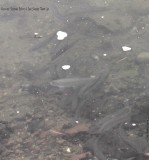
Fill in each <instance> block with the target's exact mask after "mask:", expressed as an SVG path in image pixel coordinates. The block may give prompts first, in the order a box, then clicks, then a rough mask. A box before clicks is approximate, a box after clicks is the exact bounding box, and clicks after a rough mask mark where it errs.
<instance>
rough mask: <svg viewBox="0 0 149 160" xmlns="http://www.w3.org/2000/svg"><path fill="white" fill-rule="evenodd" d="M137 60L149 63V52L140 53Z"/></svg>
mask: <svg viewBox="0 0 149 160" xmlns="http://www.w3.org/2000/svg"><path fill="white" fill-rule="evenodd" d="M136 60H137V62H139V63H149V52H141V53H139V54H138V56H137V59H136Z"/></svg>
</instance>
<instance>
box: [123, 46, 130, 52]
mask: <svg viewBox="0 0 149 160" xmlns="http://www.w3.org/2000/svg"><path fill="white" fill-rule="evenodd" d="M122 50H123V51H124V52H128V51H131V48H130V47H128V46H123V47H122Z"/></svg>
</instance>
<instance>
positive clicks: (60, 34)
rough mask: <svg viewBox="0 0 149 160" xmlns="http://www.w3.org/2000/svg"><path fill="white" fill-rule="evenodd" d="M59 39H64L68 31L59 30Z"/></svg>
mask: <svg viewBox="0 0 149 160" xmlns="http://www.w3.org/2000/svg"><path fill="white" fill-rule="evenodd" d="M56 34H57V39H58V40H63V39H65V38H66V37H67V35H68V34H67V33H66V32H63V31H58V32H57V33H56Z"/></svg>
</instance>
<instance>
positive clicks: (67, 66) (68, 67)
mask: <svg viewBox="0 0 149 160" xmlns="http://www.w3.org/2000/svg"><path fill="white" fill-rule="evenodd" d="M70 67H71V66H70V65H63V66H62V69H64V70H67V69H70Z"/></svg>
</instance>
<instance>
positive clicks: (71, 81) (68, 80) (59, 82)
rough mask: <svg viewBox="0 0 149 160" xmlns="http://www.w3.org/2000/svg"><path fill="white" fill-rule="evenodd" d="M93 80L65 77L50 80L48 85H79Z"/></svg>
mask: <svg viewBox="0 0 149 160" xmlns="http://www.w3.org/2000/svg"><path fill="white" fill-rule="evenodd" d="M92 80H94V78H91V77H89V78H65V79H58V80H54V81H51V82H50V85H52V86H55V87H59V88H68V87H79V86H81V85H83V84H86V83H89V82H90V81H92Z"/></svg>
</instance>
